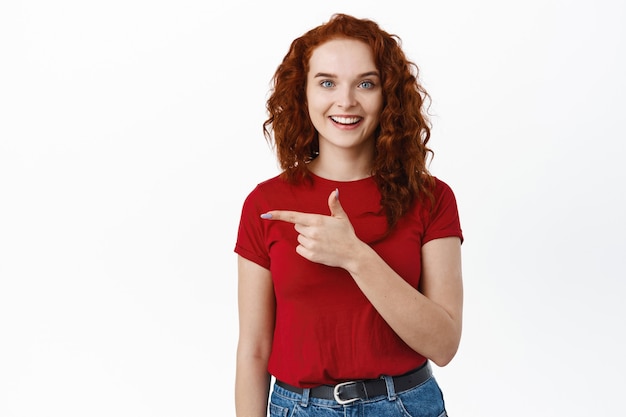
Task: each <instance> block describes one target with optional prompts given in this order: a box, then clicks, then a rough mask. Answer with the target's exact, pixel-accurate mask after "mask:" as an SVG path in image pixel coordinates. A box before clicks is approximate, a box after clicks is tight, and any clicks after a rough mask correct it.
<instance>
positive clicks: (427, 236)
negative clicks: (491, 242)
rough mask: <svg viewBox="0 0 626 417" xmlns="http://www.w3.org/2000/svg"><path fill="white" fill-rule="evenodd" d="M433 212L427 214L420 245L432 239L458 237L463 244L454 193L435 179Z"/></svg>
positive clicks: (443, 183)
mask: <svg viewBox="0 0 626 417" xmlns="http://www.w3.org/2000/svg"><path fill="white" fill-rule="evenodd" d="M435 181H436V183H435V184H436V185H435V193H434V198H435V201H434V205H433V210H432V211H431V212H430V214H429V218H428V222H427V225H426V230H425V233H424V238H423V240H422V244H424V243H426V242H429V241H431V240H433V239H440V238H444V237H458V238H460V239H461V242H463V240H464V238H463V232H462V230H461V222H460V219H459V211H458V207H457V203H456V197H455V196H454V192H453V191H452V189H451V188H450V186H448V184H446V183H445V182H443V181H441V180H439V179H435Z"/></svg>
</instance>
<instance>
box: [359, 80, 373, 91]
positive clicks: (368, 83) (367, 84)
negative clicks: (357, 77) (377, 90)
mask: <svg viewBox="0 0 626 417" xmlns="http://www.w3.org/2000/svg"><path fill="white" fill-rule="evenodd" d="M361 87H362V88H366V89H370V88H374V83H373V82H371V81H363V82H362V83H361Z"/></svg>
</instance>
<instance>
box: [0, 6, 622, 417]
mask: <svg viewBox="0 0 626 417" xmlns="http://www.w3.org/2000/svg"><path fill="white" fill-rule="evenodd" d="M334 12H347V13H351V14H354V15H355V16H357V17H368V18H372V19H374V20H376V21H377V22H378V23H379V24H380V25H381V26H382V27H383V28H384V29H386V30H387V31H389V32H392V33H395V34H398V35H399V36H400V37H401V38H402V40H403V45H404V49H405V51H406V53H407V55H408V56H409V58H411V59H412V60H414V61H415V62H417V63H418V65H419V66H420V68H421V77H422V80H423V83H424V85H425V86H426V88H427V89H428V91H429V92H430V93H431V95H432V97H433V106H432V109H431V111H432V113H433V115H434V116H433V124H434V130H433V137H432V142H431V146H432V147H433V149H434V150H435V154H436V155H435V159H434V161H433V163H432V165H431V168H432V172H433V173H434V174H436V175H437V176H439V177H440V178H441V179H443V180H444V181H446V182H448V183H449V184H450V185H451V186H452V188H453V189H454V191H455V192H456V195H457V199H458V203H459V208H460V213H461V221H462V226H463V230H464V233H465V237H466V241H465V243H464V245H463V250H464V278H465V286H466V308H465V330H464V336H463V341H462V345H461V348H460V351H459V353H458V355H457V357H456V358H455V360H454V361H453V362H452V363H451V364H450V365H449V366H448V367H446V368H443V369H435V371H436V374H437V376H438V379H439V382H440V384H441V385H442V387H443V389H444V393H445V395H446V400H447V405H448V411H449V413H450V415H452V416H464V417H474V416H475V417H489V416H501V415H507V416H588V415H615V414H620V413H622V412H623V393H624V389H625V388H626V376H625V375H626V366H625V365H626V360H625V359H624V351H625V348H626V345H625V343H624V342H623V337H624V327H625V323H624V322H625V320H624V319H625V317H626V307H625V305H626V302H625V301H624V300H623V298H624V294H625V290H626V285H625V284H624V278H626V273H625V270H626V261H625V258H626V253H625V249H626V246H625V244H624V234H625V232H626V221H625V220H624V217H623V216H624V213H626V203H625V202H624V180H625V179H626V178H625V177H626V175H625V173H624V168H623V161H624V159H625V158H626V152H625V150H626V148H625V142H626V128H625V127H624V117H625V114H626V104H625V101H626V81H625V79H626V77H625V74H626V56H625V55H626V29H625V27H626V24H625V23H624V22H626V5H625V4H624V2H622V1H609V0H594V1H564V0H563V1H557V0H541V1H540V0H532V1H525V2H504V1H495V0H494V1H486V0H480V1H461V0H458V1H416V2H405V1H394V0H385V1H364V0H358V1H357V0H353V1H345V2H337V1H332V2H331V1H315V2H296V1H284V2H279V1H267V0H266V1H248V2H242V1H224V2H219V1H218V2H209V1H200V0H197V1H191V0H180V1H147V0H145V1H142V0H112V1H106V2H104V1H80V0H76V1H70V0H60V1H54V2H53V1H43V0H41V1H19V0H8V1H4V2H2V4H1V5H0V60H1V62H0V63H1V65H0V416H2V417H21V416H37V417H42V416H81V417H83V416H90V417H97V416H150V417H161V416H185V417H192V416H215V415H234V406H233V399H232V392H233V375H234V359H235V346H236V338H237V314H236V311H237V310H236V269H235V262H236V258H235V255H234V253H233V246H234V243H235V235H236V228H237V224H238V219H239V210H240V208H241V203H242V202H243V199H244V197H245V196H246V195H247V193H248V192H249V191H250V190H251V189H252V187H254V185H255V184H256V183H257V182H259V181H262V180H264V179H266V178H268V177H269V176H273V175H274V174H275V173H277V172H278V171H277V165H276V163H275V161H274V158H273V154H272V152H271V149H270V148H269V146H268V145H267V144H266V143H265V140H264V138H263V136H262V130H261V125H262V122H263V120H264V116H265V108H264V105H265V99H266V97H267V94H268V89H269V81H270V78H271V76H272V74H273V72H274V70H275V68H276V66H277V65H278V63H279V62H280V60H281V59H282V57H283V56H284V54H285V53H286V51H287V48H288V46H289V44H290V42H291V40H292V39H293V38H295V37H297V36H299V35H301V34H302V33H304V32H305V31H306V30H308V29H310V28H312V27H314V26H317V25H318V24H320V23H323V22H325V21H326V20H328V18H329V17H330V15H331V14H332V13H334Z"/></svg>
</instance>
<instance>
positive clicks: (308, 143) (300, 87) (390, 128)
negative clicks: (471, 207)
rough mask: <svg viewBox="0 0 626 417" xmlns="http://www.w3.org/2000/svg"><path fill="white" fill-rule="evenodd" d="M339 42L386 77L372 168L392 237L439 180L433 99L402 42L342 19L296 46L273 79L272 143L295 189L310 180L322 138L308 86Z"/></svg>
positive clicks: (364, 22) (266, 128)
mask: <svg viewBox="0 0 626 417" xmlns="http://www.w3.org/2000/svg"><path fill="white" fill-rule="evenodd" d="M337 38H351V39H357V40H360V41H362V42H364V43H366V44H368V45H369V46H370V48H371V49H372V51H373V55H374V62H375V64H376V66H377V69H378V71H379V72H380V75H381V82H382V91H383V109H382V113H381V116H380V123H379V127H378V129H377V131H376V151H375V156H374V161H373V163H372V175H373V176H374V178H375V180H376V183H377V185H378V188H379V190H380V193H381V202H380V203H381V206H382V207H383V209H384V211H385V214H386V216H387V221H388V223H389V226H390V229H391V228H393V226H394V225H395V224H396V223H397V221H398V219H399V218H400V217H402V215H404V214H405V213H406V212H407V211H408V210H409V209H410V207H411V205H412V204H413V203H414V201H415V200H416V199H418V198H423V197H427V198H428V199H431V200H432V195H433V194H432V189H433V186H434V179H433V177H432V176H431V175H430V173H429V172H428V168H427V160H428V157H429V156H432V151H431V150H430V149H429V148H428V147H427V143H428V141H429V139H430V121H429V119H428V115H427V105H426V102H427V101H429V99H430V97H429V96H428V93H427V92H426V90H425V89H424V88H423V87H422V85H421V84H420V83H419V81H418V73H419V70H418V67H417V65H415V64H414V63H413V62H411V61H409V60H408V59H407V58H406V56H405V54H404V52H403V51H402V49H401V42H400V38H399V37H398V36H396V35H391V34H389V33H387V32H385V31H384V30H382V29H381V28H380V27H379V26H378V24H377V23H375V22H373V21H371V20H368V19H357V18H355V17H352V16H349V15H345V14H335V15H333V16H332V17H331V19H330V20H329V21H328V22H327V23H325V24H323V25H321V26H318V27H316V28H314V29H311V30H310V31H308V32H307V33H305V34H304V35H303V36H301V37H299V38H297V39H295V40H294V41H293V42H292V43H291V46H290V48H289V51H288V52H287V54H286V55H285V57H284V59H283V61H282V63H281V64H280V65H279V66H278V68H277V70H276V73H275V74H274V77H273V78H272V85H273V88H272V93H271V95H270V97H269V99H268V100H267V106H266V107H267V111H268V115H269V117H268V119H267V120H266V121H265V122H264V123H263V132H264V134H265V137H266V139H267V140H268V141H269V142H270V143H271V142H272V141H273V143H274V146H275V149H276V154H277V157H278V161H279V164H280V166H281V168H282V169H283V172H282V176H283V177H284V178H285V179H286V180H287V181H289V182H292V183H297V182H300V181H303V180H310V178H311V177H310V173H309V171H308V168H307V163H308V162H310V161H311V160H312V159H314V158H315V157H316V155H317V152H318V146H319V145H318V139H317V132H316V130H315V128H314V127H313V124H312V122H311V119H310V117H309V113H308V109H307V105H306V103H307V99H306V78H307V73H308V70H309V58H310V57H311V54H312V53H313V50H314V49H315V48H316V47H317V46H319V45H321V44H323V43H325V42H327V41H329V40H331V39H337Z"/></svg>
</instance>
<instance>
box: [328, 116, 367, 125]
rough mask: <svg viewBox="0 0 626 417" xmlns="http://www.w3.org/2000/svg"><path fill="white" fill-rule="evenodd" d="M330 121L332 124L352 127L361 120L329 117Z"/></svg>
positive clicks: (357, 118)
mask: <svg viewBox="0 0 626 417" xmlns="http://www.w3.org/2000/svg"><path fill="white" fill-rule="evenodd" d="M331 119H333V121H334V122H337V123H341V124H342V125H353V124H355V123H356V122H358V121H359V120H361V118H360V117H338V116H331Z"/></svg>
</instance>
